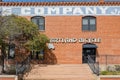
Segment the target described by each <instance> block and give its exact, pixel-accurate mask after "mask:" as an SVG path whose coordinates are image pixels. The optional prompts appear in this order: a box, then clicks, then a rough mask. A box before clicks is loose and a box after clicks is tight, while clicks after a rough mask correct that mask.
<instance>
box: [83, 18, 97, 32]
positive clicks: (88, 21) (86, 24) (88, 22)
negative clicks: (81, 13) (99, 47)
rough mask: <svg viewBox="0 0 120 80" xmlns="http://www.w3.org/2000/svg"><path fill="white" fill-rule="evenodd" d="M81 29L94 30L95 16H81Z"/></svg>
mask: <svg viewBox="0 0 120 80" xmlns="http://www.w3.org/2000/svg"><path fill="white" fill-rule="evenodd" d="M82 30H83V31H95V30H96V17H93V16H85V17H83V18H82Z"/></svg>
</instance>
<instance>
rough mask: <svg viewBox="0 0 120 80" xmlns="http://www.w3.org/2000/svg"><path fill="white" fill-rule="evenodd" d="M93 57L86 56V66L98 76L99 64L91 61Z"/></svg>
mask: <svg viewBox="0 0 120 80" xmlns="http://www.w3.org/2000/svg"><path fill="white" fill-rule="evenodd" d="M92 57H93V56H90V55H88V56H87V58H88V65H89V67H90V68H91V70H92V71H93V73H94V74H96V75H99V62H95V61H94V60H93V59H92Z"/></svg>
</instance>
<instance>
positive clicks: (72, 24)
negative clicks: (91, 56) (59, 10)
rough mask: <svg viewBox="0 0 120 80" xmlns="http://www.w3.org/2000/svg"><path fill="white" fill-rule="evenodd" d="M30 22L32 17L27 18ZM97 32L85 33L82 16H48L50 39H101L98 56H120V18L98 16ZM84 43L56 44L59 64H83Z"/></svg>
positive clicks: (46, 22)
mask: <svg viewBox="0 0 120 80" xmlns="http://www.w3.org/2000/svg"><path fill="white" fill-rule="evenodd" d="M26 18H28V19H29V20H30V17H29V16H28V17H26ZM96 19H97V30H96V31H94V32H88V31H86V32H83V31H82V30H81V28H82V23H81V22H82V16H46V17H45V28H46V30H45V32H43V33H45V34H46V35H47V36H48V37H49V38H91V37H92V38H101V43H95V44H96V45H97V46H98V48H97V54H98V55H120V49H119V48H120V17H119V16H97V17H96ZM82 45H83V43H79V42H76V43H54V46H55V50H53V53H54V55H55V56H56V59H57V63H72V64H78V63H82Z"/></svg>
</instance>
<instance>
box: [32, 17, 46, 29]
mask: <svg viewBox="0 0 120 80" xmlns="http://www.w3.org/2000/svg"><path fill="white" fill-rule="evenodd" d="M31 21H32V22H33V23H35V24H36V25H38V28H39V30H43V31H44V30H45V18H44V17H43V16H35V17H32V18H31Z"/></svg>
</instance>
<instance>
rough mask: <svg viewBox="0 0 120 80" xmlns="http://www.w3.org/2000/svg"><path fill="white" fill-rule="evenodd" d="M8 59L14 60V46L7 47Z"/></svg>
mask: <svg viewBox="0 0 120 80" xmlns="http://www.w3.org/2000/svg"><path fill="white" fill-rule="evenodd" d="M8 52H9V53H8V58H9V59H14V58H15V45H14V44H10V45H9V51H8Z"/></svg>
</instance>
